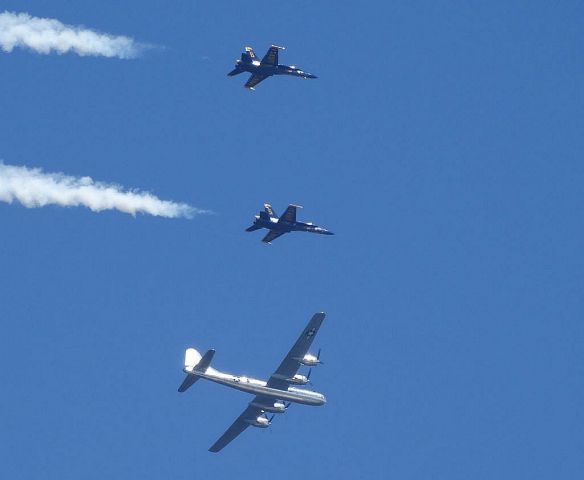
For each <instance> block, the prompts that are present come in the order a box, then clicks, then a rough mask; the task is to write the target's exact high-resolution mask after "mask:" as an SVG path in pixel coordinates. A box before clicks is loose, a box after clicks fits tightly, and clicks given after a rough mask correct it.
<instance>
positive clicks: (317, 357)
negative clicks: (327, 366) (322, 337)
mask: <svg viewBox="0 0 584 480" xmlns="http://www.w3.org/2000/svg"><path fill="white" fill-rule="evenodd" d="M316 360H317V361H318V362H319V363H320V364H321V365H324V362H321V361H320V348H319V349H318V353H317V354H316Z"/></svg>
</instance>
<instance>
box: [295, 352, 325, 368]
mask: <svg viewBox="0 0 584 480" xmlns="http://www.w3.org/2000/svg"><path fill="white" fill-rule="evenodd" d="M298 361H299V362H300V363H301V364H302V365H305V366H307V367H315V366H316V365H319V364H320V360H319V359H318V357H317V356H316V355H313V354H312V353H307V354H306V355H304V357H302V358H301V359H300V360H298Z"/></svg>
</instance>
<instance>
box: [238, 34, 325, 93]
mask: <svg viewBox="0 0 584 480" xmlns="http://www.w3.org/2000/svg"><path fill="white" fill-rule="evenodd" d="M278 50H284V47H278V46H277V45H272V46H271V47H270V49H269V50H268V53H266V55H265V56H264V58H262V60H261V61H260V60H258V58H257V57H256V54H255V53H254V51H253V49H252V48H251V47H245V52H243V53H242V54H241V59H239V60H237V62H236V63H235V68H234V69H233V70H231V72H229V73H228V74H227V75H228V76H230V77H232V76H234V75H239V74H240V73H243V72H249V73H251V77H249V80H248V81H247V82H246V84H245V85H244V87H245V88H249V89H250V90H255V88H254V87H255V86H256V85H257V84H258V83H260V82H261V81H263V80H265V79H266V78H268V77H271V76H272V75H293V76H295V77H302V78H317V77H316V75H312V74H311V73H307V72H303V71H302V70H300V69H299V68H298V67H296V66H294V65H291V66H288V65H280V64H279V63H278Z"/></svg>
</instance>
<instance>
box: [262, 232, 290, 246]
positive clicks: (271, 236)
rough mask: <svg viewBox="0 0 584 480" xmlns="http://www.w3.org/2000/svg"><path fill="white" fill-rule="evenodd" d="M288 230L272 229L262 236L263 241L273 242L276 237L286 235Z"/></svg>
mask: <svg viewBox="0 0 584 480" xmlns="http://www.w3.org/2000/svg"><path fill="white" fill-rule="evenodd" d="M285 233H286V232H277V231H276V230H270V231H269V232H268V234H267V235H266V236H265V237H264V238H262V242H264V243H272V242H273V241H274V240H276V238H278V237H279V236H281V235H284V234H285Z"/></svg>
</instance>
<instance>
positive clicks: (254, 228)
mask: <svg viewBox="0 0 584 480" xmlns="http://www.w3.org/2000/svg"><path fill="white" fill-rule="evenodd" d="M260 228H262V227H258V226H257V225H252V226H251V227H247V228H246V229H245V231H246V232H255V231H256V230H259V229H260Z"/></svg>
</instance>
